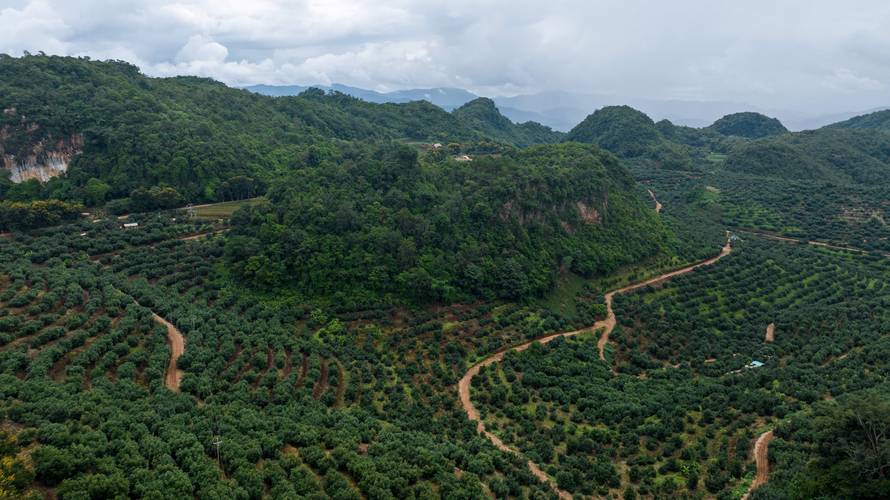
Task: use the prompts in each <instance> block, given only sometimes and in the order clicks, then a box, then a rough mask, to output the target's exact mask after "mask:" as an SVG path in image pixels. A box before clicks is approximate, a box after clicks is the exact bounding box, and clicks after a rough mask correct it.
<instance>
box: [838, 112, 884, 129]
mask: <svg viewBox="0 0 890 500" xmlns="http://www.w3.org/2000/svg"><path fill="white" fill-rule="evenodd" d="M825 128H871V129H882V130H890V110H884V111H876V112H874V113H869V114H867V115H860V116H855V117H853V118H850V119H849V120H844V121H842V122H838V123H833V124H831V125H828V126H827V127H825Z"/></svg>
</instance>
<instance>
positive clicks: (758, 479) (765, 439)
mask: <svg viewBox="0 0 890 500" xmlns="http://www.w3.org/2000/svg"><path fill="white" fill-rule="evenodd" d="M772 440H773V431H767V432H764V433H763V434H761V435H760V437H758V438H757V441H756V442H755V443H754V462H755V463H757V475H756V476H755V477H754V481H753V482H752V483H751V486H750V487H749V488H748V491H747V492H745V495H744V496H743V497H742V500H748V497H750V496H751V493H752V492H754V490H756V489H757V488H759V487H761V486H763V485H764V484H766V483H767V482H768V481H769V456H768V452H769V442H770V441H772Z"/></svg>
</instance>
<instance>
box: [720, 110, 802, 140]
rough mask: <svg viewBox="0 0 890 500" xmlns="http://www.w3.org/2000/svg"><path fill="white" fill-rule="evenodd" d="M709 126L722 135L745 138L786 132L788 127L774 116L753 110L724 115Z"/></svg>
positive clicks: (757, 137)
mask: <svg viewBox="0 0 890 500" xmlns="http://www.w3.org/2000/svg"><path fill="white" fill-rule="evenodd" d="M709 128H711V129H712V130H714V131H716V132H718V133H720V134H723V135H734V136H739V137H745V138H747V139H760V138H762V137H770V136H774V135H782V134H785V133H788V129H787V128H785V126H784V125H782V122H780V121H779V120H777V119H776V118H770V117H768V116H764V115H762V114H760V113H753V112H745V113H734V114H731V115H726V116H724V117H723V118H720V119H719V120H717V121H716V122H714V123H713V124H712V125H711V126H710V127H709Z"/></svg>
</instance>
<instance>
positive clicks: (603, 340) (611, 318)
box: [589, 239, 732, 360]
mask: <svg viewBox="0 0 890 500" xmlns="http://www.w3.org/2000/svg"><path fill="white" fill-rule="evenodd" d="M730 252H732V245H731V244H730V241H729V239H727V240H726V245H723V248H722V249H721V250H720V253H719V254H717V256H716V257H711V258H710V259H707V260H703V261H701V262H699V263H698V264H692V265H691V266H686V267H684V268H681V269H677V270H676V271H671V272H669V273H665V274H662V275H661V276H656V277H654V278H652V279H648V280H645V281H640V282H638V283H633V284H630V285H627V286H626V287H624V288H619V289H617V290H613V291H611V292H609V293H607V294H606V311H607V313H606V319H603V320H600V321H597V322H596V323H595V324H594V325H593V326H592V327H591V328H589V330H599V329H601V328H602V330H603V333H602V334H601V335H600V339H599V342H597V344H596V345H597V347H598V348H599V351H600V359H602V360H605V359H606V344H607V343H608V342H609V334H610V333H612V330H614V329H615V324H616V323H617V321H616V319H615V311H614V310H613V309H612V300H613V299H614V297H615V294H621V293H627V292H631V291H633V290H637V289H639V288H643V287H647V286H649V285H655V284H658V283H662V282H664V281H667V280H669V279H671V278H673V277H675V276H680V275H681V274H687V273H690V272H692V271H694V270H696V269H698V268H699V267H703V266H710V265H711V264H714V263H715V262H717V261H718V260H720V259H722V258H723V257H726V256H727V255H729V254H730Z"/></svg>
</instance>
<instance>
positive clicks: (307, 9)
mask: <svg viewBox="0 0 890 500" xmlns="http://www.w3.org/2000/svg"><path fill="white" fill-rule="evenodd" d="M25 50H27V51H31V52H37V51H41V50H42V51H44V52H46V53H50V54H67V55H86V56H90V57H93V58H103V59H104V58H116V59H125V60H127V61H131V62H133V63H135V64H137V65H139V66H140V67H141V68H142V69H143V71H144V72H145V73H147V74H149V75H157V76H162V75H177V74H197V75H203V76H210V77H213V78H216V79H219V80H222V81H224V82H226V83H228V84H232V85H243V84H252V83H272V84H309V83H321V84H326V83H332V82H337V83H345V84H350V85H356V86H361V87H365V88H372V89H375V90H389V89H398V88H409V87H432V86H453V87H462V88H467V89H470V90H473V91H476V92H478V93H481V94H484V95H510V94H516V93H525V92H534V91H540V90H569V91H580V92H590V93H604V94H613V95H627V96H634V97H644V98H654V99H684V100H723V101H732V102H740V103H749V104H753V105H756V106H761V107H769V108H788V109H798V110H804V109H806V110H809V111H814V110H820V111H824V112H834V111H839V110H858V109H868V108H870V107H875V106H887V105H890V2H888V1H887V0H846V1H840V0H830V1H823V0H745V1H742V2H738V1H737V2H722V1H714V0H670V1H661V0H651V1H640V0H614V1H612V0H579V1H574V0H545V1H535V2H533V1H523V0H489V1H486V0H441V1H440V0H428V1H427V0H405V1H401V0H373V1H359V0H290V1H284V0H239V1H225V0H194V1H192V0H180V1H167V0H118V1H110V0H0V52H6V53H9V54H12V55H21V54H22V52H23V51H25Z"/></svg>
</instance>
